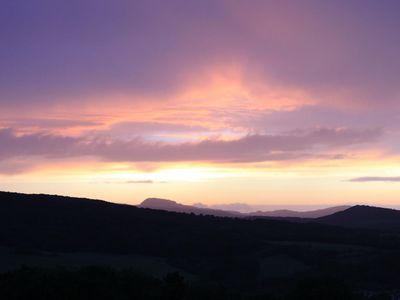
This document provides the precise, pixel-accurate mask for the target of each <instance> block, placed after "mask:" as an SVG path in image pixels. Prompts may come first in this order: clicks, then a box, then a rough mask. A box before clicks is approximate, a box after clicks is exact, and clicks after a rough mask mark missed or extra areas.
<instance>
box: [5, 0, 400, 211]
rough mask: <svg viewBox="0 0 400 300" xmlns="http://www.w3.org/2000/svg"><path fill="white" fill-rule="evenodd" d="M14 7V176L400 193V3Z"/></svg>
mask: <svg viewBox="0 0 400 300" xmlns="http://www.w3.org/2000/svg"><path fill="white" fill-rule="evenodd" d="M0 5H1V9H0V190H7V191H18V192H27V193H50V194H62V195H70V196H83V197H89V198H99V199H106V200H110V201H114V202H121V203H130V204H137V203H139V202H141V201H142V200H143V199H145V198H147V197H161V198H168V199H174V200H176V201H179V202H181V203H185V204H191V203H199V202H200V203H204V204H207V205H213V204H226V203H246V204H254V205H271V206H282V207H283V206H285V207H287V206H293V207H294V206H296V207H298V206H304V207H306V206H313V207H323V206H330V205H337V204H356V203H362V204H370V205H380V206H387V207H393V206H396V205H400V139H399V138H400V76H399V71H400V58H399V53H400V35H399V34H398V29H399V28H400V2H399V1H396V0H381V1H376V0H336V1H320V0H318V1H317V0H280V1H272V0H271V1H269V0H248V1H239V0H201V1H200V0H171V1H162V0H159V1H155V0H154V1H153V0H136V1H133V0H113V1H109V0H108V1H106V0H68V1H67V0H37V1H28V0H0Z"/></svg>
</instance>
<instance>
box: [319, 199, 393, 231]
mask: <svg viewBox="0 0 400 300" xmlns="http://www.w3.org/2000/svg"><path fill="white" fill-rule="evenodd" d="M315 221H316V222H320V223H324V224H331V225H340V226H350V227H364V228H373V229H385V230H400V211H399V210H395V209H388V208H382V207H374V206H366V205H356V206H353V207H350V208H348V209H346V210H344V211H340V212H336V213H334V214H331V215H328V216H324V217H321V218H318V219H316V220H315Z"/></svg>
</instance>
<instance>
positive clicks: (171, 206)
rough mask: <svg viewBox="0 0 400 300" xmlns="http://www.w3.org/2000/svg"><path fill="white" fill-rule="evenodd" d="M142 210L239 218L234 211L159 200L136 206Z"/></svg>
mask: <svg viewBox="0 0 400 300" xmlns="http://www.w3.org/2000/svg"><path fill="white" fill-rule="evenodd" d="M138 207H142V208H151V209H159V210H165V211H172V212H181V213H193V214H196V215H213V216H219V217H240V216H241V214H240V213H239V212H235V211H225V210H218V209H210V208H200V207H195V206H191V205H183V204H180V203H177V202H175V201H173V200H167V199H160V198H147V199H145V200H144V201H143V202H142V203H140V204H139V205H138Z"/></svg>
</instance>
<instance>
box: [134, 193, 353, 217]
mask: <svg viewBox="0 0 400 300" xmlns="http://www.w3.org/2000/svg"><path fill="white" fill-rule="evenodd" d="M235 206H236V205H233V206H229V205H228V206H222V207H232V208H233V207H235ZM139 207H145V208H152V209H160V210H166V211H174V212H184V213H194V214H204V215H214V216H222V217H288V218H319V217H322V216H326V215H330V214H333V213H335V212H338V211H342V210H345V209H347V208H349V207H350V206H344V205H343V206H334V207H328V208H324V209H317V210H311V211H294V210H288V209H279V210H273V211H252V212H248V213H243V212H240V211H234V210H224V209H211V208H209V207H207V206H205V205H201V204H199V203H197V204H194V205H183V204H180V203H177V202H176V201H172V200H167V199H159V198H148V199H146V200H144V201H143V202H142V203H141V204H140V205H139ZM249 207H251V206H247V207H246V208H247V209H248V208H249Z"/></svg>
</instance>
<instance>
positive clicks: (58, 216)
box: [0, 192, 371, 256]
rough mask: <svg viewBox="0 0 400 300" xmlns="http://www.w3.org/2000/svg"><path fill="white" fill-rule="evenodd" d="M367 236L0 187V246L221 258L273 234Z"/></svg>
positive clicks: (363, 239) (337, 238) (335, 238)
mask: <svg viewBox="0 0 400 300" xmlns="http://www.w3.org/2000/svg"><path fill="white" fill-rule="evenodd" d="M369 235H370V233H368V232H365V233H364V232H360V231H359V230H356V229H345V228H343V229H341V228H336V227H332V226H328V225H323V224H316V223H304V224H303V223H301V224H296V223H292V222H284V221H277V220H267V219H255V220H249V219H243V218H220V217H215V216H199V215H195V214H183V213H175V212H167V211H161V210H153V209H147V208H138V207H135V206H131V205H123V204H114V203H110V202H106V201H101V200H89V199H82V198H70V197H63V196H54V195H42V194H40V195H27V194H17V193H6V192H0V246H12V247H28V248H33V249H43V250H49V251H66V252H68V251H86V252H90V251H94V252H107V253H136V254H146V255H155V256H157V255H160V256H180V255H185V256H188V255H189V256H190V255H201V256H219V255H226V254H227V253H241V254H244V253H248V252H253V251H256V250H257V249H261V248H262V247H263V246H264V245H265V243H266V242H267V241H271V240H285V241H286V240H293V241H318V242H326V241H329V242H339V243H348V242H351V243H359V244H365V243H366V244H368V243H369V242H370V241H371V240H370V238H369ZM210 245H212V247H210Z"/></svg>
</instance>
